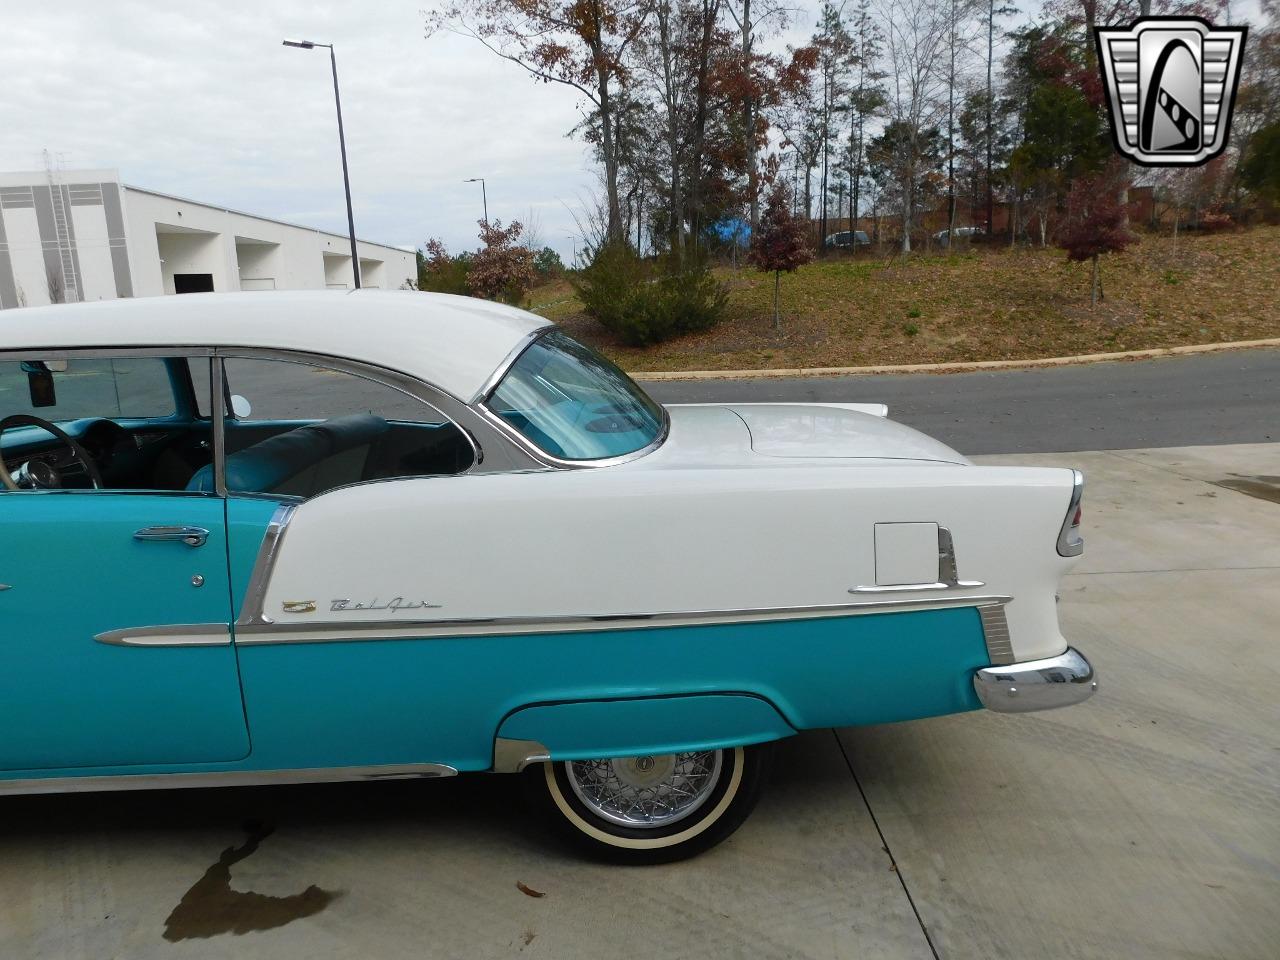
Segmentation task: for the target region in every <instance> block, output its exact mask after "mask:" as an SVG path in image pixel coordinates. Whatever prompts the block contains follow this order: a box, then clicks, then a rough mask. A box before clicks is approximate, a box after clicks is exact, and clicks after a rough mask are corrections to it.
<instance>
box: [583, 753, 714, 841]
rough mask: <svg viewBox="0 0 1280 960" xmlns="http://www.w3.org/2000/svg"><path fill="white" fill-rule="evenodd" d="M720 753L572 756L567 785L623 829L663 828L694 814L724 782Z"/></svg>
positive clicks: (585, 802) (602, 815) (596, 810)
mask: <svg viewBox="0 0 1280 960" xmlns="http://www.w3.org/2000/svg"><path fill="white" fill-rule="evenodd" d="M722 765H723V764H722V757H721V751H719V750H705V751H702V752H699V753H667V754H662V755H656V756H644V757H626V758H621V759H617V760H604V759H602V760H573V761H570V762H568V763H566V764H565V765H564V768H565V772H566V773H567V774H568V775H569V785H570V786H571V787H572V788H573V792H574V794H575V795H576V796H577V797H578V799H579V800H581V801H582V802H583V803H584V804H586V805H587V807H588V808H589V809H590V810H591V811H592V812H594V813H595V814H597V815H598V816H601V817H603V818H604V819H606V820H608V821H610V822H611V823H616V824H618V825H619V826H624V827H639V828H641V829H643V828H650V829H652V828H657V827H665V826H668V825H670V824H672V823H675V822H677V821H679V820H683V819H684V818H685V817H688V816H689V815H691V814H692V813H693V812H694V811H695V810H697V809H698V808H699V807H701V806H702V805H703V803H705V802H706V799H707V797H709V796H710V795H711V792H712V791H713V790H714V789H715V786H716V784H717V783H719V782H720V770H721V767H722Z"/></svg>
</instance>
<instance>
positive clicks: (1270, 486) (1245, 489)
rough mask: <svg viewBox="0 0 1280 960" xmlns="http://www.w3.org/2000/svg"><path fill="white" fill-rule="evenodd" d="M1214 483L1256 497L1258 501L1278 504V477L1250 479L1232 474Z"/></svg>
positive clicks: (1263, 476)
mask: <svg viewBox="0 0 1280 960" xmlns="http://www.w3.org/2000/svg"><path fill="white" fill-rule="evenodd" d="M1214 483H1216V484H1217V485H1218V486H1219V487H1226V488H1227V489H1228V490H1235V491H1236V492H1237V493H1244V494H1248V495H1249V496H1251V497H1257V498H1258V499H1259V500H1267V501H1270V502H1271V503H1280V477H1273V476H1265V475H1260V476H1256V477H1250V476H1246V475H1245V474H1242V473H1232V474H1229V475H1228V479H1226V480H1215V481H1214Z"/></svg>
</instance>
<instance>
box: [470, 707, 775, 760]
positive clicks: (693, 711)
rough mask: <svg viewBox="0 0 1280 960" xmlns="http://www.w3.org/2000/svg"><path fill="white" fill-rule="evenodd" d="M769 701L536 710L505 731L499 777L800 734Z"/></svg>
mask: <svg viewBox="0 0 1280 960" xmlns="http://www.w3.org/2000/svg"><path fill="white" fill-rule="evenodd" d="M795 732H796V731H795V729H794V728H793V727H792V726H791V725H790V724H789V723H787V721H786V720H784V719H783V717H782V714H781V713H779V712H778V710H777V708H776V707H774V705H773V704H771V703H770V702H769V701H768V700H765V699H764V698H763V697H758V696H755V695H753V694H747V693H727V694H693V695H688V696H669V697H640V698H633V699H621V700H581V701H573V702H568V703H543V704H532V705H529V706H526V707H521V708H519V709H517V710H514V711H512V712H511V713H509V714H508V715H507V717H506V718H505V719H504V720H503V721H502V723H501V725H500V726H499V728H498V739H497V741H496V743H495V748H494V770H495V771H496V772H498V773H510V772H516V771H518V770H520V769H522V768H523V767H524V766H526V765H528V764H529V763H533V762H537V761H539V760H548V759H549V760H588V759H592V758H594V757H627V756H633V757H634V756H643V755H647V754H663V753H684V752H688V751H693V750H718V749H723V748H728V747H741V746H746V745H748V744H753V743H765V742H767V741H770V740H780V739H782V738H783V737H789V736H791V734H793V733H795Z"/></svg>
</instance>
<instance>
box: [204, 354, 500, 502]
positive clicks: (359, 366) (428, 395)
mask: <svg viewBox="0 0 1280 960" xmlns="http://www.w3.org/2000/svg"><path fill="white" fill-rule="evenodd" d="M215 356H216V357H217V358H218V359H219V360H222V361H225V360H275V361H278V362H281V363H298V364H304V365H307V366H313V367H327V368H329V369H332V370H337V371H339V372H341V373H346V374H349V375H351V376H354V377H359V378H360V379H362V380H368V381H370V382H372V383H380V384H382V385H383V386H384V387H389V388H391V389H392V390H395V391H396V392H398V393H402V394H404V395H405V396H407V397H409V398H410V399H412V400H417V401H418V402H419V403H421V404H424V405H425V406H426V407H428V408H429V409H431V410H433V411H435V412H436V414H438V415H439V416H440V417H441V419H442V422H444V423H449V424H452V425H453V426H454V427H455V428H457V430H458V431H459V432H460V433H461V434H462V435H463V437H465V438H466V441H467V444H468V445H469V446H470V447H471V466H469V467H468V468H467V469H466V470H462V471H460V472H458V473H455V474H448V476H465V475H466V474H468V473H470V472H471V471H472V470H474V469H475V468H476V467H477V466H479V465H480V464H481V463H482V462H483V461H484V454H483V452H482V450H481V448H480V444H479V442H478V441H477V440H476V438H475V435H474V434H473V433H472V431H471V430H469V429H467V428H466V427H465V426H464V425H463V424H461V423H459V422H458V421H457V419H456V418H455V417H452V416H450V415H449V414H448V413H446V412H445V411H444V410H443V409H442V405H441V402H442V401H445V402H447V400H446V398H447V399H448V400H453V401H454V402H455V403H459V404H461V401H459V400H458V399H457V398H456V397H453V396H452V395H451V394H448V393H446V392H445V391H443V390H440V389H439V388H438V387H433V386H432V385H431V384H429V383H426V382H425V381H422V380H418V379H416V378H415V377H411V376H409V375H408V374H406V373H401V372H399V371H396V370H390V369H388V368H386V367H380V366H377V365H375V364H371V363H364V362H362V361H359V360H350V359H347V358H343V357H334V356H331V355H329V354H320V353H309V352H307V351H305V350H281V349H266V348H260V347H218V348H217V349H216V353H215ZM214 366H215V367H218V368H221V367H222V364H221V363H216V364H214ZM223 378H224V379H225V372H224V373H223ZM461 405H462V406H463V408H465V407H466V405H465V404H461ZM322 495H323V494H321V496H322Z"/></svg>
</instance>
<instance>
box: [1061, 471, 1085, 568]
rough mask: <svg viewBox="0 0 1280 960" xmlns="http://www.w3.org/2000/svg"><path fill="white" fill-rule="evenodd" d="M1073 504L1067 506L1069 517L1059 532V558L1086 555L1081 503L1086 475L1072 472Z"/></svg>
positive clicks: (1065, 519)
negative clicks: (1081, 522) (1081, 526)
mask: <svg viewBox="0 0 1280 960" xmlns="http://www.w3.org/2000/svg"><path fill="white" fill-rule="evenodd" d="M1071 475H1072V478H1073V483H1072V485H1071V503H1070V504H1069V505H1068V506H1067V515H1066V516H1065V517H1064V518H1063V520H1062V529H1061V530H1060V531H1059V532H1058V556H1060V557H1078V556H1080V554H1082V553H1084V537H1082V536H1080V520H1081V519H1082V517H1083V515H1084V511H1083V509H1082V508H1081V506H1080V501H1081V500H1082V499H1083V498H1084V474H1083V473H1081V472H1080V471H1079V470H1072V471H1071Z"/></svg>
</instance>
